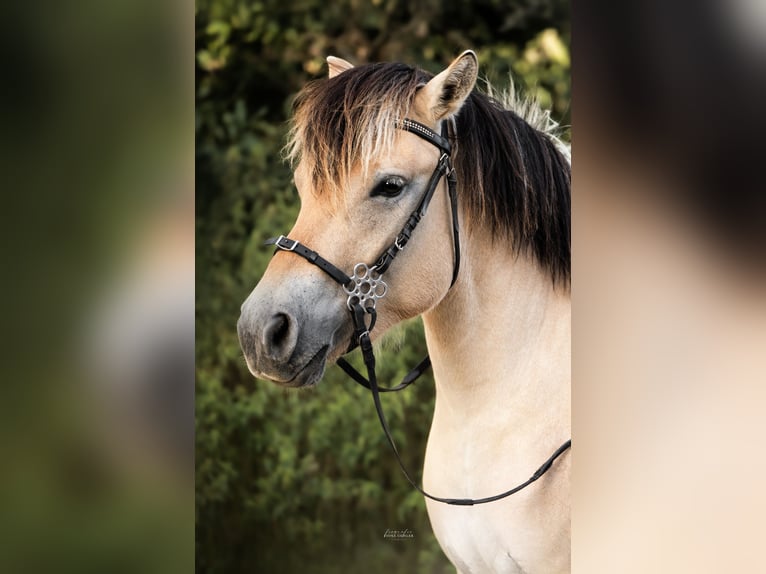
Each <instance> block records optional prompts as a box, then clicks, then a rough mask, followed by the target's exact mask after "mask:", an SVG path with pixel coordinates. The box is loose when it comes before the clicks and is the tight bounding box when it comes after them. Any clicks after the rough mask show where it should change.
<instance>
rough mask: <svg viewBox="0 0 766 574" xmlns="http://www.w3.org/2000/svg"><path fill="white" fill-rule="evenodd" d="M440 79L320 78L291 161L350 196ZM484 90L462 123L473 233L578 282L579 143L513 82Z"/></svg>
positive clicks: (459, 166) (458, 161) (403, 75)
mask: <svg viewBox="0 0 766 574" xmlns="http://www.w3.org/2000/svg"><path fill="white" fill-rule="evenodd" d="M432 77H433V76H432V75H431V74H429V73H428V72H425V71H423V70H420V69H417V68H413V67H410V66H407V65H405V64H398V63H375V64H366V65H362V66H357V67H354V68H351V69H349V70H347V71H345V72H343V73H342V74H338V75H337V76H335V77H334V78H329V79H328V78H323V79H319V80H314V81H312V82H310V83H309V84H307V85H306V87H304V89H303V90H302V91H301V92H300V93H299V94H298V96H297V97H296V99H295V101H294V103H293V112H294V113H293V120H292V126H291V129H290V133H289V136H288V143H287V145H286V146H285V155H286V157H287V158H288V159H289V160H290V161H291V163H293V164H295V163H296V162H297V161H299V160H303V161H304V162H305V164H306V166H307V168H308V170H309V173H310V174H311V179H312V185H313V186H314V189H315V192H316V193H319V194H323V193H333V192H335V196H338V195H342V194H340V193H338V191H339V190H341V189H344V188H345V187H346V185H347V183H348V181H349V178H350V176H351V171H352V169H354V168H355V167H357V166H359V165H361V166H362V169H363V170H366V167H367V166H368V165H369V164H370V162H371V161H372V160H373V159H374V158H375V157H377V156H380V155H381V154H385V153H388V152H389V151H390V150H391V149H392V147H393V142H394V139H395V137H396V135H397V128H396V121H397V120H398V119H400V118H404V117H407V116H408V113H409V110H410V105H411V104H412V101H413V99H414V97H415V93H416V92H417V90H418V88H419V87H421V86H423V85H424V84H426V83H427V82H428V81H429V80H430V79H431V78H432ZM487 86H488V87H487V93H486V94H485V93H481V92H480V91H478V90H474V91H473V92H472V93H471V95H470V96H469V97H468V98H467V100H466V101H465V103H464V104H463V106H462V108H461V109H460V112H459V113H458V115H457V117H456V118H455V120H456V122H455V124H456V125H455V134H453V138H452V140H453V146H455V150H454V152H453V165H454V166H455V170H456V172H457V177H458V196H459V197H460V201H461V202H462V207H463V209H464V210H465V213H466V215H467V219H468V221H467V222H466V226H467V227H468V228H469V229H470V228H471V227H473V226H475V225H485V226H488V228H489V230H490V231H491V234H492V237H493V240H494V241H499V242H503V243H510V245H511V246H512V249H513V250H514V252H516V253H525V254H528V255H531V256H532V257H534V259H535V260H536V261H537V262H538V264H539V265H540V266H541V267H542V269H544V270H545V271H547V272H548V273H549V274H550V276H551V279H552V281H553V283H554V285H555V284H559V283H561V284H564V285H566V286H568V285H569V281H570V228H571V209H570V180H571V166H570V153H569V147H568V146H567V145H566V144H565V143H564V142H563V141H562V140H561V139H560V138H559V137H558V135H557V134H558V125H557V124H556V122H554V121H553V120H552V119H551V117H550V113H549V112H546V111H542V110H541V109H540V107H539V106H538V105H537V104H536V103H535V102H534V101H533V100H530V99H525V98H521V97H520V96H519V95H518V93H517V92H516V90H515V89H514V88H513V86H511V88H510V89H509V90H507V91H506V92H504V93H503V94H499V95H498V94H496V93H495V91H494V89H493V88H492V86H490V85H489V84H488V83H487Z"/></svg>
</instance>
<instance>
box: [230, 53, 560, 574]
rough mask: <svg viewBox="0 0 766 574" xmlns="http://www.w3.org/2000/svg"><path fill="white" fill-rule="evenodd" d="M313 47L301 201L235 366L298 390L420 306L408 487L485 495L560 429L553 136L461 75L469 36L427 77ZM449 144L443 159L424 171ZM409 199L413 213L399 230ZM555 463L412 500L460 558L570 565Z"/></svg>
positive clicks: (244, 313) (299, 135) (529, 113)
mask: <svg viewBox="0 0 766 574" xmlns="http://www.w3.org/2000/svg"><path fill="white" fill-rule="evenodd" d="M327 61H328V64H329V74H328V77H325V78H320V79H316V80H313V81H311V82H309V83H308V84H307V85H306V86H305V87H304V88H303V89H302V91H301V92H300V93H299V94H298V96H297V97H296V99H295V101H294V104H293V119H292V127H291V129H290V133H289V137H288V143H287V145H286V147H285V150H286V156H287V157H288V158H289V160H290V161H291V162H292V165H293V167H294V177H295V184H296V187H297V189H298V194H299V197H300V201H301V208H300V212H299V215H298V218H297V220H296V222H295V225H294V227H293V228H292V230H291V231H290V233H289V237H290V239H286V238H285V237H284V236H282V237H280V238H279V239H277V240H274V241H272V243H275V244H276V245H277V248H278V249H277V250H276V251H275V255H274V257H273V258H272V260H271V262H270V264H269V266H268V268H267V270H266V271H265V273H264V275H263V277H262V278H261V280H260V281H259V283H258V284H257V286H256V287H255V289H254V290H253V291H252V293H251V294H250V295H249V296H248V297H247V299H246V300H245V302H244V303H243V305H242V309H241V315H240V318H239V321H238V323H237V330H238V335H239V339H240V345H241V347H242V350H243V353H244V357H245V361H246V363H247V366H248V368H249V370H250V372H251V373H252V374H253V375H254V376H255V377H258V378H263V379H267V380H270V381H273V382H274V383H276V384H278V385H281V386H283V387H291V388H297V387H310V386H313V385H315V384H317V383H318V382H319V380H320V379H321V378H322V376H323V374H324V371H325V368H326V367H327V365H328V364H332V363H333V362H336V361H338V360H339V359H340V358H341V357H342V355H344V354H345V353H346V352H347V351H348V350H349V348H350V347H353V346H354V345H355V344H358V343H360V342H361V343H364V342H365V341H368V340H375V341H378V340H379V338H380V336H381V335H382V334H383V333H385V332H386V331H388V330H389V329H391V328H392V327H393V326H395V325H397V324H399V323H401V322H402V321H405V320H407V319H410V318H412V317H416V316H418V315H421V316H422V319H423V325H424V329H425V335H426V344H427V347H428V351H429V354H430V357H431V363H432V367H433V374H434V380H435V385H436V398H435V407H434V414H433V420H432V423H431V429H430V433H429V436H428V442H427V447H426V453H425V463H424V468H423V488H424V489H425V490H426V491H428V492H431V493H434V494H436V495H438V496H462V497H474V498H477V497H485V496H489V495H491V494H494V493H495V492H498V491H500V490H504V489H506V488H508V487H509V486H512V485H513V484H516V483H519V482H521V481H522V480H524V479H525V478H527V477H528V476H529V474H530V472H532V471H533V470H534V469H535V468H537V467H538V465H539V464H540V462H541V461H543V460H545V458H546V457H547V456H548V455H549V454H550V452H551V451H552V450H553V449H554V448H555V447H556V446H557V445H559V444H561V442H562V441H564V440H566V439H567V438H568V437H569V436H570V425H571V423H570V416H571V413H570V410H571V407H570V396H571V390H570V389H571V373H570V359H571V326H570V323H571V321H570V319H571V297H570V291H571V288H570V284H571V281H570V225H571V224H570V221H571V214H570V180H571V175H570V174H571V167H570V166H571V159H570V157H571V156H570V153H569V148H568V146H567V145H566V144H564V143H562V141H561V140H560V139H559V138H558V137H557V136H556V129H555V128H556V123H555V122H554V121H553V120H552V119H551V118H550V114H549V113H547V112H542V111H541V110H540V108H539V107H538V106H536V105H534V104H533V103H529V101H528V100H523V99H521V98H518V97H516V96H514V93H513V91H511V92H510V93H509V94H508V96H509V97H506V98H503V97H500V96H496V95H495V94H494V92H493V91H492V90H491V89H490V90H488V91H487V93H484V92H482V91H480V90H478V89H475V88H476V82H477V77H478V69H479V65H478V59H477V57H476V55H475V53H474V52H472V51H470V50H469V51H466V52H464V53H463V54H461V55H460V56H459V57H457V58H456V59H455V60H454V61H453V62H452V63H451V64H450V65H449V66H448V67H447V68H446V69H444V70H443V71H441V72H440V73H439V74H436V75H432V74H430V73H428V72H426V71H424V70H421V69H419V68H415V67H411V66H408V65H405V64H400V63H372V64H365V65H360V66H356V67H355V66H353V65H352V64H350V63H349V62H347V61H345V60H342V59H340V58H336V57H332V56H330V57H328V58H327ZM508 108H512V109H508ZM418 126H420V127H418ZM403 127H407V128H408V129H403ZM439 134H441V135H439ZM447 151H451V155H450V157H449V159H450V160H452V161H454V165H453V164H451V163H450V162H448V165H447V168H445V169H444V170H442V171H441V172H440V175H439V176H438V177H437V171H436V170H435V166H441V164H442V162H443V161H444V158H445V156H446V155H448V154H447V153H446V152H447ZM438 169H439V168H438V167H437V170H438ZM441 176H444V177H441ZM434 180H435V181H434ZM453 183H456V185H455V186H454V187H455V189H456V190H457V192H456V196H457V197H456V198H455V200H454V201H451V193H449V191H450V190H449V189H448V188H449V186H450V185H452V184H453ZM426 195H428V197H427V199H428V201H425V199H424V197H425V196H426ZM424 201H425V202H426V203H427V204H429V205H427V208H428V212H427V214H426V213H425V209H423V210H422V213H420V212H418V208H419V206H422V204H423V202H424ZM413 210H414V211H413ZM410 212H412V213H413V214H415V213H420V215H421V216H422V218H421V219H419V221H418V222H417V228H416V229H415V228H414V226H411V228H409V233H408V236H407V237H404V236H403V231H402V232H399V234H398V235H397V232H398V231H399V230H400V229H405V230H406V229H407V224H405V222H409V221H410V220H408V219H407V214H409V213H410ZM413 216H414V215H413ZM413 216H411V218H412V217H413ZM403 224H404V225H405V227H404V228H402V225H403ZM458 225H459V227H460V229H461V230H462V233H460V234H458V233H457V228H458ZM394 238H396V239H395V240H394V242H393V244H392V239H394ZM405 240H406V241H408V243H407V244H406V247H405V246H404V245H402V244H403V243H405ZM381 252H383V253H384V254H385V253H389V254H390V255H391V256H392V258H393V256H396V260H395V261H387V263H388V264H390V266H389V265H386V266H385V267H386V269H385V274H383V273H382V272H376V269H375V267H376V266H372V267H369V266H368V265H362V264H360V262H367V263H369V262H371V261H375V258H376V257H377V256H378V254H380V253H381ZM320 254H321V255H320ZM296 255H300V256H296ZM307 261H308V262H307ZM378 262H380V259H378ZM309 263H314V264H313V265H312V264H309ZM360 265H361V267H363V268H362V269H359V273H357V270H358V267H359V266H360ZM458 265H459V272H458ZM352 269H353V270H354V276H353V277H351V276H347V275H346V274H347V272H348V271H349V270H352ZM381 269H382V267H381ZM378 271H380V270H378ZM361 276H365V277H368V279H365V281H367V283H364V281H362V283H361V286H362V287H366V292H367V295H368V296H367V301H366V302H365V303H364V305H361V304H360V303H359V301H360V300H361V299H365V289H362V290H361V291H359V290H357V291H356V299H353V298H352V296H351V295H349V296H348V298H347V294H348V293H350V290H349V288H348V286H344V289H341V288H340V287H339V286H338V284H337V283H341V284H343V283H344V282H346V281H351V283H349V285H351V287H352V288H353V289H355V287H354V283H353V280H356V282H357V284H360V279H359V277H361ZM370 277H371V278H370ZM353 289H352V290H353ZM371 292H372V293H373V294H372V295H370V293H371ZM370 301H371V302H372V303H370ZM376 303H377V305H376ZM354 309H357V310H360V311H359V315H360V316H363V319H362V325H361V326H360V325H359V321H358V320H357V319H358V317H356V318H355V316H354V313H353V312H352V313H349V310H352V311H353V310H354ZM373 312H374V313H375V316H374V329H373V328H372V325H369V324H368V323H365V322H364V321H365V320H367V321H369V320H370V319H369V317H368V318H366V319H364V316H365V313H373ZM349 341H351V344H349ZM570 468H571V457H570V456H562V457H561V458H560V459H559V460H557V461H556V463H555V465H553V466H552V467H551V468H550V469H549V472H548V473H547V474H545V475H544V476H542V477H540V480H538V481H537V482H536V483H535V484H533V485H531V486H530V487H529V488H525V489H524V490H521V491H520V492H517V493H516V494H514V495H513V496H509V497H506V498H502V499H501V500H497V501H495V502H492V503H490V504H481V505H478V504H477V505H470V506H454V505H450V504H444V503H442V502H439V501H437V500H436V498H438V496H437V497H432V498H427V499H426V508H427V511H428V516H429V519H430V522H431V526H432V528H433V531H434V534H435V536H436V538H437V540H438V542H439V544H440V545H441V548H442V549H443V551H444V553H445V554H446V556H447V557H448V558H449V560H450V561H451V562H452V563H453V565H454V566H455V567H456V569H457V571H458V572H460V573H463V574H465V573H469V572H472V573H475V572H498V573H517V572H526V573H532V572H543V573H554V572H568V571H569V570H570V503H569V489H570Z"/></svg>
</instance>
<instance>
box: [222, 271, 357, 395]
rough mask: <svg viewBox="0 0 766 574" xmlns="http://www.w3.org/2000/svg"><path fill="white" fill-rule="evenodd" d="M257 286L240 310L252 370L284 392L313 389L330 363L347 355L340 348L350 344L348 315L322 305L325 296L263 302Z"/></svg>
mask: <svg viewBox="0 0 766 574" xmlns="http://www.w3.org/2000/svg"><path fill="white" fill-rule="evenodd" d="M259 287H260V285H259ZM259 287H256V289H255V290H254V291H253V293H251V295H250V297H248V298H247V300H246V301H245V302H244V304H243V305H242V312H241V314H240V317H239V321H238V322H237V334H238V336H239V344H240V347H241V348H242V351H243V353H244V356H245V361H246V362H247V367H248V369H249V370H250V372H251V373H252V374H253V375H254V376H255V377H257V378H260V379H266V380H269V381H272V382H274V383H276V384H278V385H280V386H283V387H291V388H295V387H308V386H312V385H315V384H316V383H318V382H319V380H320V379H321V378H322V375H323V374H324V371H325V368H326V365H327V361H328V358H331V357H332V358H333V359H335V358H337V357H338V356H339V355H340V354H341V353H342V352H343V349H341V348H340V347H341V346H342V345H341V344H340V343H341V341H343V342H344V343H345V342H346V341H347V338H348V336H349V328H350V327H349V325H348V317H347V313H345V312H344V308H343V307H342V305H340V304H338V302H337V301H335V302H334V304H329V303H327V304H323V303H322V298H321V297H319V298H311V297H310V296H309V295H302V296H293V297H291V298H290V299H289V300H285V301H281V300H280V299H281V298H280V297H274V296H269V295H266V296H264V297H259V291H260V289H259ZM272 293H273V291H272ZM302 293H306V291H302Z"/></svg>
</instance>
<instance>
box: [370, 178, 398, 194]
mask: <svg viewBox="0 0 766 574" xmlns="http://www.w3.org/2000/svg"><path fill="white" fill-rule="evenodd" d="M405 185H406V182H405V181H404V180H403V179H402V178H401V177H387V178H386V179H384V180H383V181H381V182H380V183H379V184H378V185H376V186H375V189H373V190H372V195H373V196H376V195H382V196H384V197H396V196H398V195H399V194H400V193H401V192H402V190H403V189H404V186H405Z"/></svg>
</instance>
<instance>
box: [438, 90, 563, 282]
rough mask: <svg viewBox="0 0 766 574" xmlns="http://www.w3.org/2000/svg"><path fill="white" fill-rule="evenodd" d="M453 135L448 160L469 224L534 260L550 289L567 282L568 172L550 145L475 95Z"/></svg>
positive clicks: (491, 102) (493, 102)
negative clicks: (480, 224) (483, 226)
mask: <svg viewBox="0 0 766 574" xmlns="http://www.w3.org/2000/svg"><path fill="white" fill-rule="evenodd" d="M456 131H457V153H456V154H455V157H454V159H453V162H454V164H455V169H456V170H457V175H458V182H459V185H460V191H463V193H462V194H461V198H462V201H463V204H464V208H465V210H466V212H467V213H468V214H470V218H471V220H472V221H477V222H478V221H481V222H484V223H485V224H487V225H489V228H490V230H491V231H492V235H493V237H496V238H498V239H501V240H510V241H511V243H512V245H513V248H514V249H515V250H517V251H521V252H525V253H528V254H530V255H532V256H534V258H535V259H536V260H537V261H538V263H539V264H540V265H541V266H542V267H543V269H545V270H547V271H548V272H550V274H551V277H552V279H553V281H554V283H559V282H560V283H564V284H567V283H569V280H570V259H571V258H570V228H571V201H570V197H571V194H570V181H571V167H570V165H569V162H568V161H567V160H566V158H565V157H564V156H563V154H562V153H561V151H559V149H558V148H557V147H556V145H555V143H554V141H553V140H552V139H551V138H550V137H549V136H548V135H547V134H545V133H543V132H540V131H538V130H536V129H534V128H533V127H531V126H530V125H529V124H528V123H527V122H526V121H524V120H523V119H522V118H521V117H519V116H518V115H517V114H516V113H515V112H513V111H511V110H506V109H504V108H503V107H502V105H501V104H500V103H499V102H497V101H496V100H494V99H491V98H489V97H488V96H486V95H484V94H481V93H478V92H476V91H474V92H473V93H472V94H471V96H470V97H469V98H468V100H467V101H466V102H465V104H464V105H463V107H462V108H461V109H460V113H459V114H458V116H457V129H456Z"/></svg>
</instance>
